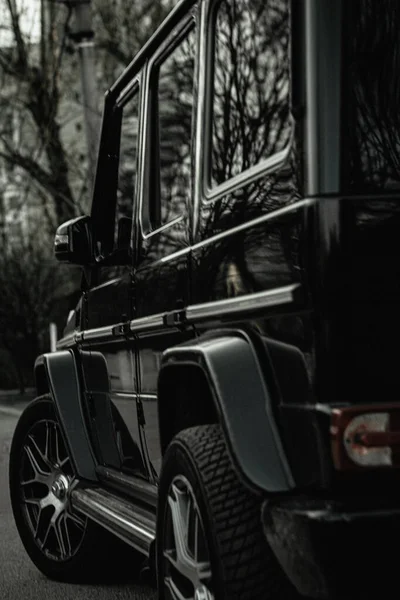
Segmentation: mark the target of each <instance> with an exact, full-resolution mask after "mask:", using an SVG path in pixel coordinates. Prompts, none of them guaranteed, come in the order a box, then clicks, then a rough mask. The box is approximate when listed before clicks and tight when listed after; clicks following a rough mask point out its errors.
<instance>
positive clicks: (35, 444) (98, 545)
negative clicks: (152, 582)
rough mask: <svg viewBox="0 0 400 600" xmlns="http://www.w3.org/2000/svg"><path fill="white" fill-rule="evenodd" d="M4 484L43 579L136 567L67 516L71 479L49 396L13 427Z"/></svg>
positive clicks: (104, 536)
mask: <svg viewBox="0 0 400 600" xmlns="http://www.w3.org/2000/svg"><path fill="white" fill-rule="evenodd" d="M9 483H10V496H11V505H12V510H13V513H14V519H15V523H16V525H17V529H18V532H19V535H20V537H21V540H22V543H23V544H24V546H25V549H26V551H27V553H28V555H29V556H30V558H31V560H32V561H33V563H34V564H35V565H36V567H37V568H38V569H39V570H40V571H42V572H43V573H44V574H45V575H47V576H48V577H50V578H53V579H57V580H62V581H69V582H73V581H88V580H93V579H100V578H104V573H105V572H107V574H108V575H111V572H112V571H111V569H112V570H113V572H114V574H115V568H119V567H118V563H120V565H121V567H122V564H124V565H126V562H127V558H128V557H131V558H132V557H133V559H134V560H133V561H132V565H131V566H132V567H133V568H135V567H136V568H137V567H138V566H139V562H138V561H139V560H140V559H139V557H137V556H136V553H133V552H132V551H131V549H130V548H129V547H128V546H125V545H123V544H122V543H121V542H119V540H117V539H116V538H114V537H113V536H111V534H109V533H108V532H106V531H105V530H103V529H102V528H100V527H99V526H97V525H96V524H95V523H93V522H92V521H90V520H88V519H87V518H86V517H85V516H83V515H82V514H80V513H78V512H75V511H73V510H72V507H71V503H70V494H71V491H72V490H73V488H74V487H75V486H76V484H77V479H76V477H75V473H74V469H73V465H72V461H71V459H70V456H69V454H68V450H67V445H66V443H65V440H64V437H63V434H62V431H61V429H60V426H59V423H58V421H57V417H56V413H55V410H54V405H53V402H52V400H51V398H50V397H49V396H42V397H40V398H38V399H36V400H35V401H34V402H32V403H31V404H30V405H28V407H27V408H26V409H25V411H24V412H23V413H22V415H21V417H20V419H19V421H18V424H17V427H16V429H15V432H14V436H13V440H12V444H11V450H10V467H9ZM110 545H111V548H113V550H111V551H110ZM117 557H118V558H117ZM119 558H123V560H118V559H119ZM135 559H136V563H137V564H136V565H135ZM102 564H103V566H104V567H106V571H103V570H102V568H101V565H102ZM99 573H100V574H101V575H100V576H99ZM106 578H107V577H106Z"/></svg>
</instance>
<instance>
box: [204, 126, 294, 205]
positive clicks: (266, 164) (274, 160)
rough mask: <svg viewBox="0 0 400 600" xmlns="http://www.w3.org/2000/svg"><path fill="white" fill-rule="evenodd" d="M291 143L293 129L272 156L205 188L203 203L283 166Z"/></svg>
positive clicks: (209, 201)
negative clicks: (213, 186) (283, 144)
mask: <svg viewBox="0 0 400 600" xmlns="http://www.w3.org/2000/svg"><path fill="white" fill-rule="evenodd" d="M292 145H293V130H292V135H291V138H290V141H289V144H288V145H287V146H286V148H284V149H283V150H280V152H276V154H273V155H272V156H269V157H268V158H265V159H264V160H262V161H261V162H259V163H258V164H256V165H253V166H252V167H249V168H248V169H246V170H245V171H243V173H239V175H235V177H232V178H231V179H228V180H227V181H225V182H224V183H221V184H220V185H218V186H217V187H215V188H207V189H206V192H205V196H204V200H203V201H204V203H205V204H209V203H211V202H215V201H216V200H220V199H221V198H223V197H224V196H227V195H228V194H229V193H230V192H232V191H235V190H237V189H240V188H242V187H244V186H245V185H247V184H248V183H251V182H252V181H253V180H254V179H258V178H259V177H260V175H269V174H270V173H271V172H273V171H277V170H279V168H280V167H283V166H284V165H285V163H286V161H287V158H288V156H289V154H290V151H291V149H292Z"/></svg>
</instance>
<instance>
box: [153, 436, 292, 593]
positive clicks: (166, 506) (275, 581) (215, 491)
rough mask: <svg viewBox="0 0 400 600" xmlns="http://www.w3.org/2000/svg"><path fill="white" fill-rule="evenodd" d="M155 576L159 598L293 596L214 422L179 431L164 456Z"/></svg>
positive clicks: (257, 510)
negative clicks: (156, 575)
mask: <svg viewBox="0 0 400 600" xmlns="http://www.w3.org/2000/svg"><path fill="white" fill-rule="evenodd" d="M157 572H158V587H159V597H160V598H161V599H162V600H171V599H172V600H189V599H193V600H239V598H240V600H250V599H251V600H258V599H260V600H261V599H264V600H268V599H271V600H272V599H274V600H278V599H282V600H290V599H291V598H295V597H297V594H296V593H295V590H294V589H293V587H292V586H291V585H290V584H289V582H288V580H287V579H286V577H285V575H284V573H283V571H282V569H281V567H280V566H279V564H278V562H277V560H276V558H275V556H274V554H273V553H272V551H271V549H270V547H269V546H268V543H267V541H266V540H265V538H264V535H263V532H262V527H261V515H260V500H259V498H257V497H255V496H254V495H253V494H252V493H251V492H249V491H248V490H247V488H245V487H244V486H243V484H242V483H241V482H240V481H239V479H238V477H237V475H236V473H235V471H234V469H233V467H232V464H231V461H230V458H229V455H228V453H227V449H226V445H225V441H224V437H223V434H222V431H221V428H220V427H219V426H218V425H209V426H200V427H193V428H191V429H187V430H185V431H182V432H180V433H179V434H178V435H177V436H176V437H175V438H174V439H173V440H172V442H171V444H170V446H169V447H168V449H167V451H166V454H165V457H164V462H163V468H162V472H161V478H160V491H159V505H158V516H157Z"/></svg>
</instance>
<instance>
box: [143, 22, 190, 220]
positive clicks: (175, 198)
mask: <svg viewBox="0 0 400 600" xmlns="http://www.w3.org/2000/svg"><path fill="white" fill-rule="evenodd" d="M194 62H195V33H194V31H193V30H192V31H190V32H189V33H188V34H187V36H186V37H185V38H184V39H183V40H182V41H181V42H180V43H179V45H178V46H177V47H176V48H175V49H174V50H173V51H172V52H171V53H169V55H167V56H166V57H165V56H164V57H163V59H162V60H161V61H160V62H159V63H158V64H157V63H156V65H155V67H154V68H153V73H152V78H151V84H150V85H151V107H152V112H151V114H152V126H153V127H154V128H155V131H153V132H152V136H151V140H152V141H151V143H152V150H151V167H150V190H151V191H150V203H151V204H150V206H149V211H148V215H145V217H146V216H147V229H148V230H154V229H157V228H159V227H161V226H162V225H164V224H166V223H168V222H170V221H172V220H173V219H175V218H177V217H179V216H180V215H182V214H183V213H184V212H185V206H186V204H187V200H188V197H189V195H190V190H191V146H192V115H193V83H194Z"/></svg>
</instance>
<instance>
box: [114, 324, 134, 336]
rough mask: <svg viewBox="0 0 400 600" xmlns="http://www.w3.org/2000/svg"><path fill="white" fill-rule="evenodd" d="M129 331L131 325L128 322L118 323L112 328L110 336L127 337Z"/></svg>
mask: <svg viewBox="0 0 400 600" xmlns="http://www.w3.org/2000/svg"><path fill="white" fill-rule="evenodd" d="M130 330H131V324H130V321H127V322H126V323H118V325H115V326H114V327H113V328H112V334H113V336H116V337H118V336H120V335H129V333H130Z"/></svg>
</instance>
